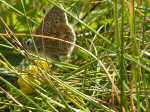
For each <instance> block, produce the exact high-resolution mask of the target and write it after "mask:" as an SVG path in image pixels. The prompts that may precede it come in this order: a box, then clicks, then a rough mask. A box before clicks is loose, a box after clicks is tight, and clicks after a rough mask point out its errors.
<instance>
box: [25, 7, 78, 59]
mask: <svg viewBox="0 0 150 112" xmlns="http://www.w3.org/2000/svg"><path fill="white" fill-rule="evenodd" d="M32 34H35V35H44V36H49V37H50V38H44V37H42V36H39V37H33V40H32V39H28V40H26V41H25V42H24V47H25V48H27V49H28V50H30V51H31V52H35V50H36V49H37V51H38V54H39V55H40V56H44V57H48V58H52V59H60V58H61V57H69V56H70V55H71V53H72V51H73V49H74V44H75V41H76V36H75V32H74V30H73V28H72V27H71V26H70V25H69V23H68V18H67V15H66V13H65V12H64V11H63V10H62V9H60V8H59V7H57V6H54V7H53V8H52V9H50V10H49V11H48V12H47V13H46V15H45V17H44V19H43V20H42V22H41V23H40V25H39V26H38V27H37V28H36V29H35V30H34V31H33V33H32ZM54 38H56V39H54ZM59 39H60V40H59ZM66 41H67V42H66ZM68 42H69V43H68ZM34 43H35V46H36V48H35V46H34Z"/></svg>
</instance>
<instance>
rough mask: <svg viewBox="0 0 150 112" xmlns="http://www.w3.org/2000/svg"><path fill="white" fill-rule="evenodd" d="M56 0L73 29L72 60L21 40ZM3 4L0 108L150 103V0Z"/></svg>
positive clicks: (69, 110) (7, 0) (60, 110)
mask: <svg viewBox="0 0 150 112" xmlns="http://www.w3.org/2000/svg"><path fill="white" fill-rule="evenodd" d="M53 6H58V7H60V8H62V10H64V11H65V12H66V14H67V16H68V21H69V23H70V24H71V26H72V27H73V29H74V31H75V33H76V38H77V40H76V45H75V49H74V51H73V54H72V55H71V58H70V59H68V60H67V61H63V60H62V61H54V60H50V59H45V58H41V57H39V56H37V55H36V54H34V53H30V52H29V51H28V49H25V48H24V47H22V45H21V44H20V41H24V39H26V38H32V31H33V30H34V29H35V28H36V27H37V26H38V25H39V23H40V22H41V21H42V19H43V17H44V15H45V11H46V10H47V9H49V8H52V7H53ZM61 6H63V7H61ZM0 9H1V10H0V111H10V112H26V111H27V112H28V111H30V112H32V111H33V112H45V111H46V112H53V111H54V112H79V111H81V112H118V111H119V112H148V111H149V108H150V86H149V85H150V75H149V74H150V30H149V29H150V24H149V23H150V0H41V1H39V0H0ZM41 37H42V36H41ZM36 47H38V46H36Z"/></svg>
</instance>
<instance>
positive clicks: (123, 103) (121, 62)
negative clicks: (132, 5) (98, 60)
mask: <svg viewBox="0 0 150 112" xmlns="http://www.w3.org/2000/svg"><path fill="white" fill-rule="evenodd" d="M121 6H122V8H121V16H122V17H121V33H120V34H121V35H120V46H119V49H120V51H119V74H120V83H119V84H120V92H121V93H120V94H121V97H120V98H121V105H120V110H121V112H126V111H128V108H127V106H128V103H127V98H126V93H125V86H124V84H126V83H127V79H126V70H125V58H124V18H125V14H124V13H125V0H122V2H121Z"/></svg>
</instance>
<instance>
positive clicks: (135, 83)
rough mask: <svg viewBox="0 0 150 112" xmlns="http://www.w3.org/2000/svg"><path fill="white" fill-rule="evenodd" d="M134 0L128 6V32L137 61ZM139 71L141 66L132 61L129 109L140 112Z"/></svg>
mask: <svg viewBox="0 0 150 112" xmlns="http://www.w3.org/2000/svg"><path fill="white" fill-rule="evenodd" d="M134 2H135V1H134V0H131V1H130V6H129V12H130V18H129V19H130V32H131V39H132V48H131V51H132V56H133V57H135V58H136V59H137V61H138V62H140V59H139V48H138V43H137V41H136V31H135V9H134ZM140 73H141V68H140V66H138V65H137V64H136V63H132V66H131V76H132V77H131V78H132V79H131V83H130V86H131V96H130V102H131V111H132V112H135V111H136V109H137V111H138V112H140V103H141V102H140V99H139V89H140V88H139V81H140ZM134 92H135V93H136V96H137V103H136V104H137V107H136V106H135V102H134V95H133V93H134Z"/></svg>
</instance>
